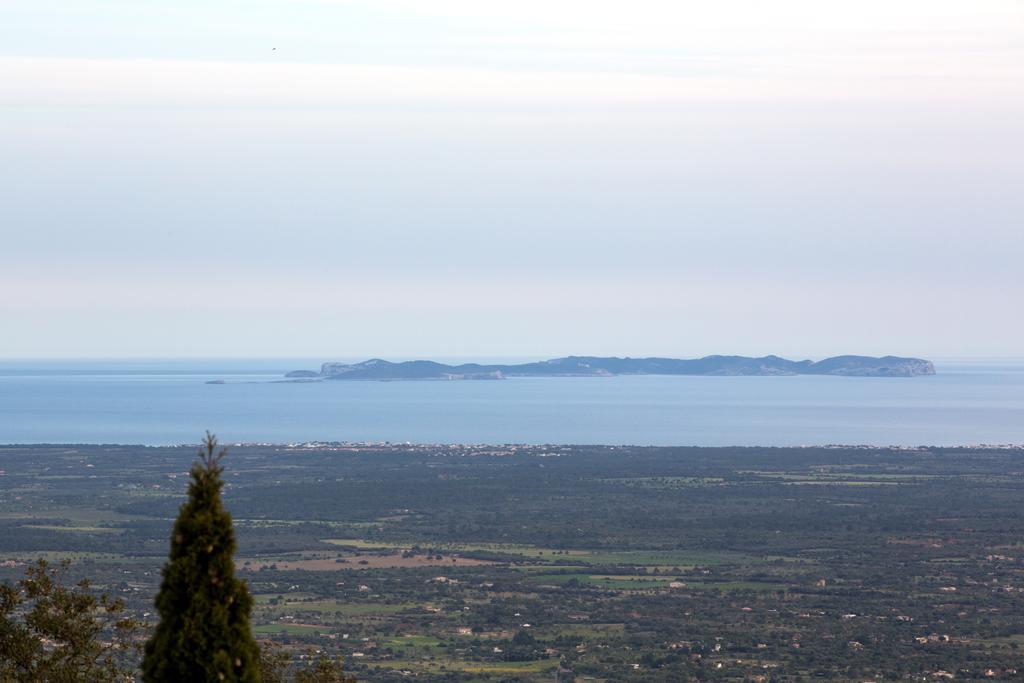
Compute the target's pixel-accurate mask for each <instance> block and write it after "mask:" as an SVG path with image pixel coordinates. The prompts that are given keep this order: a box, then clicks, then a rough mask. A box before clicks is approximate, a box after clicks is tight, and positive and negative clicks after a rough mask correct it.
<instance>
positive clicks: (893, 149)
mask: <svg viewBox="0 0 1024 683" xmlns="http://www.w3.org/2000/svg"><path fill="white" fill-rule="evenodd" d="M275 48H276V49H275ZM0 158H2V161H3V163H2V164H0V356H8V357H11V356H14V357H26V356H28V357H35V356H192V355H200V356H297V355H307V356H313V357H318V358H325V359H327V358H332V357H345V358H349V357H355V356H361V355H379V356H385V357H395V358H405V357H410V356H417V357H428V356H471V355H481V356H497V355H516V356H556V355H563V354H566V353H593V354H618V355H627V354H628V355H647V354H658V355H673V356H694V355H703V354H705V353H713V352H721V353H744V354H761V353H778V354H782V355H790V356H811V357H819V356H823V355H832V354H837V353H848V352H853V353H899V354H913V355H922V356H949V355H1018V356H1019V355H1024V348H1022V345H1021V342H1020V340H1021V339H1022V338H1024V314H1021V313H1020V308H1021V304H1020V302H1021V301H1022V300H1024V275H1022V274H1021V261H1022V257H1024V191H1022V187H1024V167H1022V164H1024V162H1022V159H1024V2H1021V1H1020V0H1007V1H1000V0H972V1H968V0H961V1H958V2H952V1H949V0H887V1H881V0H859V1H858V2H822V1H821V0H813V1H812V0H807V1H804V0H776V1H775V2H764V1H763V0H718V1H716V2H706V1H703V2H685V1H681V0H675V1H672V2H660V1H655V0H634V1H633V2H629V3H622V2H614V3H613V2H594V1H590V2H582V1H576V0H545V1H543V2H541V1H540V0H519V1H518V2H515V3H508V2H501V3H499V2H487V1H485V0H431V1H430V2H424V1H422V0H289V1H284V0H277V1H276V2H261V1H259V0H255V1H253V0H250V1H247V2H241V1H237V2H232V1H229V0H205V1H202V2H200V1H198V0H197V1H194V2H193V1H182V0H178V1H177V2H173V3H168V2H156V1H155V0H154V1H149V0H32V1H31V2H25V1H21V0H0Z"/></svg>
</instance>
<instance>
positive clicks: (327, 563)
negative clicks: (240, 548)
mask: <svg viewBox="0 0 1024 683" xmlns="http://www.w3.org/2000/svg"><path fill="white" fill-rule="evenodd" d="M338 558H340V559H344V560H345V562H337V561H336V559H338ZM338 558H334V557H330V558H321V559H296V560H286V561H272V560H266V561H264V560H253V561H252V562H251V564H249V565H248V566H246V569H247V570H252V571H256V570H259V569H262V568H263V567H269V566H271V565H275V566H276V567H277V568H278V569H282V570H285V571H288V570H293V569H305V570H307V571H313V572H337V571H346V570H350V569H402V568H408V567H478V566H481V565H488V564H495V563H494V562H490V561H487V560H471V559H469V558H464V557H455V556H446V557H445V558H444V559H440V560H437V559H432V560H431V559H427V557H426V556H424V555H414V556H412V557H402V554H401V553H388V554H383V555H378V554H366V555H363V554H356V555H339V556H338Z"/></svg>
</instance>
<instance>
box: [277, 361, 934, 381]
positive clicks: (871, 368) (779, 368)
mask: <svg viewBox="0 0 1024 683" xmlns="http://www.w3.org/2000/svg"><path fill="white" fill-rule="evenodd" d="M934 374H935V366H934V365H933V364H932V363H931V361H927V360H924V359H921V358H901V357H898V356H883V357H881V358H876V357H872V356H834V357H832V358H826V359H824V360H820V361H816V362H815V361H810V360H800V361H794V360H787V359H785V358H780V357H779V356H764V357H761V358H751V357H747V356H705V357H703V358H693V359H678V358H615V357H610V358H599V357H595V356H568V357H566V358H555V359H552V360H546V361H540V362H536V363H519V364H512V365H506V364H495V365H481V364H478V363H463V364H461V365H446V364H444V363H437V362H435V361H429V360H414V361H404V362H399V363H393V362H390V361H386V360H381V359H379V358H374V359H371V360H367V361H363V362H361V363H351V364H349V363H324V364H323V365H322V366H321V367H320V370H319V371H314V370H296V371H294V372H289V373H288V374H287V375H286V376H287V377H289V378H292V379H324V380H411V379H447V380H454V379H504V378H506V377H602V376H604V377H610V376H614V375H711V376H715V375H717V376H754V375H839V376H844V377H916V376H919V375H934Z"/></svg>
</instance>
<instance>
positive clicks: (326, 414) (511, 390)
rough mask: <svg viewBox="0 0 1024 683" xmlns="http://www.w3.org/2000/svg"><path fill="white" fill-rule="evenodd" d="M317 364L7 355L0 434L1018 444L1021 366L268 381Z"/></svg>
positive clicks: (1023, 417) (112, 439) (102, 438)
mask: <svg viewBox="0 0 1024 683" xmlns="http://www.w3.org/2000/svg"><path fill="white" fill-rule="evenodd" d="M342 360H345V359H342ZM316 366H317V362H313V361H310V360H305V361H303V360H269V361H268V360H260V361H194V360H188V361H186V360H178V361H0V443H43V442H45V443H141V444H153V445H159V444H176V443H195V442H197V441H198V440H199V438H200V437H201V436H202V434H203V431H204V430H206V429H210V430H211V431H214V432H216V433H217V435H218V436H219V437H220V438H221V440H222V442H227V443H233V442H276V443H289V442H305V441H392V442H403V441H411V442H418V443H442V442H443V443H603V444H655V445H708V446H721V445H775V446H791V445H815V444H873V445H904V446H916V445H972V444H980V443H986V444H1010V443H1013V444H1024V361H977V360H975V361H946V362H938V363H936V366H937V369H938V372H939V374H938V375H936V376H934V377H917V378H912V379H880V378H845V377H810V376H809V377H655V376H647V377H611V378H523V379H509V380H505V381H454V382H443V381H434V382H323V383H315V384H288V383H271V382H270V380H274V379H280V376H281V374H282V373H284V372H285V371H287V370H293V369H299V368H312V367H316ZM207 380H226V382H227V383H226V384H222V385H211V384H205V382H206V381H207Z"/></svg>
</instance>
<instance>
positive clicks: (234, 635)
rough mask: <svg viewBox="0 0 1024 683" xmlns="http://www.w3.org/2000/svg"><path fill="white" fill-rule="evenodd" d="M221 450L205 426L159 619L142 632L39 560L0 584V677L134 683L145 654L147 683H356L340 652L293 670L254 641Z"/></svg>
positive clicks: (102, 598) (15, 682)
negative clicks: (21, 575)
mask: <svg viewBox="0 0 1024 683" xmlns="http://www.w3.org/2000/svg"><path fill="white" fill-rule="evenodd" d="M225 453H226V451H225V449H218V447H217V440H216V438H214V437H213V435H211V434H209V433H207V435H206V440H205V441H204V444H203V447H202V449H201V450H200V452H199V460H198V462H196V463H195V464H194V465H193V467H192V471H191V480H190V483H189V490H188V500H187V501H186V502H185V504H184V505H182V507H181V509H180V511H179V514H178V518H177V520H176V521H175V524H174V528H173V530H172V532H171V551H170V558H169V559H168V561H167V564H166V565H165V566H164V569H163V581H162V584H161V586H160V591H159V593H158V594H157V597H156V609H157V612H158V614H159V617H160V620H159V623H158V624H157V626H156V628H155V629H154V630H153V632H152V633H151V634H150V635H149V637H148V639H147V638H146V637H145V635H144V625H143V624H142V623H141V622H139V621H137V620H135V619H132V618H130V617H128V616H126V615H125V613H124V604H123V602H122V601H120V600H114V599H111V598H110V597H109V596H107V595H96V594H95V593H94V591H92V590H91V587H90V584H89V582H88V581H87V580H83V581H80V582H79V583H77V584H75V585H72V586H68V585H66V583H65V582H64V581H63V580H62V577H63V575H64V573H65V572H66V570H67V568H68V565H67V563H64V564H62V565H61V566H60V567H58V568H56V569H54V568H51V566H50V565H49V564H48V563H47V562H46V561H45V560H39V562H38V563H37V564H35V565H33V566H31V567H30V568H29V569H28V571H27V573H26V576H25V578H24V579H22V580H21V581H19V582H18V584H17V585H7V584H4V585H0V682H3V683H36V682H38V681H48V682H50V683H79V682H81V683H86V682H88V683H105V682H111V683H114V682H120V681H133V680H135V677H136V673H137V670H136V665H137V662H138V655H139V654H140V653H141V654H142V663H141V664H142V666H141V668H142V680H143V681H145V682H146V683H180V682H181V681H195V682H204V681H208V682H211V683H213V682H217V683H221V682H225V683H260V681H263V683H284V682H285V681H287V680H292V681H295V683H354V681H355V679H354V678H351V677H349V676H346V675H345V673H344V671H343V670H342V666H341V662H340V661H338V660H336V659H332V658H330V657H326V656H311V657H309V658H304V659H306V662H307V663H306V665H305V666H302V667H299V668H296V667H295V666H294V665H293V662H292V657H291V655H290V654H289V653H287V652H285V651H283V650H282V649H280V648H276V647H274V646H272V645H269V644H268V645H266V646H265V647H263V648H261V647H260V646H259V644H257V642H256V640H255V639H254V638H253V635H252V630H251V628H250V626H249V616H250V612H251V609H252V597H251V596H250V595H249V591H248V589H247V587H246V585H245V583H244V582H243V581H241V580H239V579H237V578H236V577H235V571H234V559H233V556H234V552H235V534H234V528H233V525H232V522H231V516H230V515H229V514H228V512H227V510H225V509H224V505H223V503H222V501H221V491H222V488H223V480H222V478H221V474H222V473H223V468H222V467H221V464H220V462H221V459H222V458H223V457H224V455H225ZM143 643H144V644H143Z"/></svg>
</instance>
